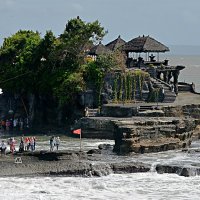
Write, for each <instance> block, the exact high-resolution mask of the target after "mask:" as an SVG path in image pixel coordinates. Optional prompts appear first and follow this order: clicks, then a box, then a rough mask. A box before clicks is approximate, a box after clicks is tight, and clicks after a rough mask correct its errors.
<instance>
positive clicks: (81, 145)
mask: <svg viewBox="0 0 200 200" xmlns="http://www.w3.org/2000/svg"><path fill="white" fill-rule="evenodd" d="M81 132H82V131H81ZM81 132H80V151H82V144H81Z"/></svg>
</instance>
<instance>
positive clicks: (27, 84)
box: [0, 30, 41, 93]
mask: <svg viewBox="0 0 200 200" xmlns="http://www.w3.org/2000/svg"><path fill="white" fill-rule="evenodd" d="M40 42H41V38H40V35H39V33H38V32H33V31H22V30H20V31H18V32H17V33H16V34H14V35H12V36H11V37H8V38H6V39H5V41H4V43H3V46H2V47H1V49H0V69H1V72H2V73H1V74H0V82H1V85H2V88H3V89H6V90H9V91H13V92H19V93H21V92H22V91H29V90H31V89H32V85H33V79H32V78H33V74H32V72H33V71H32V69H34V68H35V65H34V62H33V60H34V52H35V51H36V49H37V48H38V45H39V44H40ZM15 77H16V78H17V77H20V78H18V79H13V78H15ZM6 80H9V81H6Z"/></svg>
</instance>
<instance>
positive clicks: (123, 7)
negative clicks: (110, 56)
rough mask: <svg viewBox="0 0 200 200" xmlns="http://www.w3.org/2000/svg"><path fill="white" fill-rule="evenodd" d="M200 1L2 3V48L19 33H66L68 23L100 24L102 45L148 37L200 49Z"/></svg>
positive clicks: (34, 0)
mask: <svg viewBox="0 0 200 200" xmlns="http://www.w3.org/2000/svg"><path fill="white" fill-rule="evenodd" d="M199 9H200V0H0V45H1V44H2V42H3V40H4V38H6V37H8V36H11V35H12V34H14V33H16V32H17V31H18V30H20V29H22V30H33V31H39V32H40V33H41V35H42V36H43V35H44V34H45V32H46V30H52V31H53V32H54V34H55V35H56V36H58V35H59V34H61V33H62V32H63V31H64V28H65V25H66V23H67V21H68V20H70V19H72V18H75V17H77V16H80V18H81V19H82V20H83V21H85V22H93V21H95V20H99V22H100V23H101V25H102V26H103V27H104V28H105V30H108V34H107V35H106V36H105V38H104V40H103V43H104V44H106V43H108V42H110V41H112V40H114V39H116V38H117V37H118V36H119V35H120V36H121V37H122V38H123V39H124V40H125V41H129V40H131V39H133V38H135V37H138V36H139V35H140V36H142V35H149V36H151V37H153V38H155V39H156V40H158V41H160V42H162V43H164V44H166V45H200V11H199Z"/></svg>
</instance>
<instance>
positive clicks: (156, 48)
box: [123, 35, 169, 68]
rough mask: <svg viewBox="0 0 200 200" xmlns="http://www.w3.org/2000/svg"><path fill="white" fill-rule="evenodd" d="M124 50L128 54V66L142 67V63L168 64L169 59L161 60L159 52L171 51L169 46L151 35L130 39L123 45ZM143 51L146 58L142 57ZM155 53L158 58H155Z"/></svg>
mask: <svg viewBox="0 0 200 200" xmlns="http://www.w3.org/2000/svg"><path fill="white" fill-rule="evenodd" d="M123 51H125V53H126V56H127V67H128V68H129V67H136V66H137V67H140V66H141V65H142V63H146V64H151V63H152V64H153V65H160V64H165V65H167V64H168V61H167V60H165V61H163V62H160V61H159V53H164V52H166V51H169V48H168V47H167V46H165V45H164V44H162V43H160V42H158V41H157V40H155V39H154V38H151V37H149V36H144V35H143V36H142V37H141V36H139V37H137V38H134V39H132V40H130V41H129V42H127V43H126V44H125V45H124V46H123ZM142 53H145V58H142V57H141V54H142ZM150 53H151V55H150ZM155 53H156V54H157V58H155V57H156V56H155V55H154V54H155ZM138 62H139V63H138ZM136 64H137V65H136Z"/></svg>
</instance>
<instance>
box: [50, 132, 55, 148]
mask: <svg viewBox="0 0 200 200" xmlns="http://www.w3.org/2000/svg"><path fill="white" fill-rule="evenodd" d="M49 144H50V151H53V149H54V144H55V137H54V136H52V137H51V138H50V141H49Z"/></svg>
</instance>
